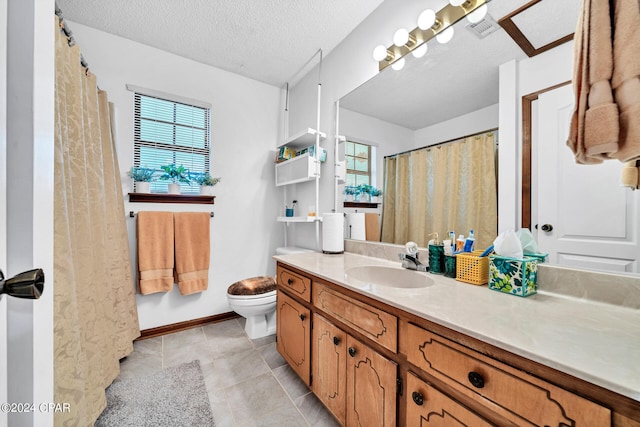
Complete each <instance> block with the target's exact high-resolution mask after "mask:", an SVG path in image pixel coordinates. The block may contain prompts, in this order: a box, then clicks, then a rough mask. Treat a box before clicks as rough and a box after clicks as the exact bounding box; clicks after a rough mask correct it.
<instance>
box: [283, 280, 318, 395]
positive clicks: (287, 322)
mask: <svg viewBox="0 0 640 427" xmlns="http://www.w3.org/2000/svg"><path fill="white" fill-rule="evenodd" d="M309 314H310V312H309V309H307V308H306V307H304V306H303V305H302V304H300V303H298V302H296V301H294V300H293V299H292V298H290V297H288V296H287V295H286V294H285V293H284V292H281V291H279V292H278V297H277V309H276V319H277V330H276V337H277V345H276V348H277V349H278V352H279V353H280V354H281V355H282V357H284V358H285V360H286V361H287V362H288V363H289V365H290V366H291V368H293V370H294V371H296V372H297V373H298V375H299V376H300V378H302V381H304V382H305V384H307V385H309V374H310V366H311V364H310V362H311V352H310V351H309V350H310V344H311V319H310V318H309Z"/></svg>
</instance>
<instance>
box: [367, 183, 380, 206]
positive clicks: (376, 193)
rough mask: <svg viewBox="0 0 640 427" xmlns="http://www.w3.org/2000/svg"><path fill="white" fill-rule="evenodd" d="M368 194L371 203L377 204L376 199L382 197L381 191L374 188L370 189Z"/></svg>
mask: <svg viewBox="0 0 640 427" xmlns="http://www.w3.org/2000/svg"><path fill="white" fill-rule="evenodd" d="M369 194H370V195H371V201H372V202H374V203H378V201H379V200H378V197H380V196H382V190H380V189H378V188H376V187H371V190H370V192H369Z"/></svg>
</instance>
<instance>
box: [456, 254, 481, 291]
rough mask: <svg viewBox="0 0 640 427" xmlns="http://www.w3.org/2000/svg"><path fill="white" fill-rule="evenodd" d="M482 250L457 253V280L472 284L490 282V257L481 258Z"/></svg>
mask: <svg viewBox="0 0 640 427" xmlns="http://www.w3.org/2000/svg"><path fill="white" fill-rule="evenodd" d="M481 253H482V251H474V252H463V253H459V254H458V255H456V280H458V281H460V282H465V283H471V284H472V285H486V284H487V283H488V282H489V257H486V256H485V257H482V258H480V256H479V255H480V254H481Z"/></svg>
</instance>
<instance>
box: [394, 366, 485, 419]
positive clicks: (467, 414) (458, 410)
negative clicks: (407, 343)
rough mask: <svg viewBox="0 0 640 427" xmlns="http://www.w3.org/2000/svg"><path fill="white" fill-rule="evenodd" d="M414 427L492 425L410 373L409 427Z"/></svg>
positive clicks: (408, 378) (408, 376)
mask: <svg viewBox="0 0 640 427" xmlns="http://www.w3.org/2000/svg"><path fill="white" fill-rule="evenodd" d="M414 426H429V427H463V426H469V427H485V426H486V427H489V426H491V424H489V423H488V422H486V421H485V420H483V419H482V418H480V417H479V416H478V415H476V414H474V413H473V412H471V411H469V410H468V409H467V408H465V407H464V406H462V405H460V404H459V403H457V402H456V401H454V400H452V399H450V398H449V397H447V396H445V395H444V394H442V393H440V392H439V391H438V390H436V389H435V388H433V387H431V386H430V385H428V384H427V383H425V382H423V381H422V380H420V379H419V378H417V377H416V376H415V375H413V374H412V373H411V372H409V373H408V374H407V427H414Z"/></svg>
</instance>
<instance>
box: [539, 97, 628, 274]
mask: <svg viewBox="0 0 640 427" xmlns="http://www.w3.org/2000/svg"><path fill="white" fill-rule="evenodd" d="M573 101H574V99H573V89H572V87H571V86H570V85H566V86H563V87H560V88H558V89H555V90H552V91H549V92H546V93H543V94H541V95H540V97H539V99H538V103H537V107H538V117H539V121H538V141H537V144H534V146H537V147H538V150H539V152H538V155H539V158H538V160H539V163H538V170H537V176H538V190H539V194H538V224H539V226H542V225H543V224H549V225H551V226H552V227H553V229H552V230H551V231H542V230H541V229H540V228H539V230H538V236H537V237H538V244H539V247H540V249H541V250H542V251H543V252H548V253H549V261H550V262H551V263H554V264H560V265H565V266H572V267H578V268H591V269H593V268H596V269H606V270H613V271H618V272H638V262H637V259H638V257H640V246H639V244H638V240H639V239H638V218H640V217H639V215H638V212H639V211H638V198H639V196H638V194H637V193H638V192H632V191H630V190H629V189H627V188H624V187H622V186H621V185H620V183H619V180H620V170H621V168H622V163H620V162H618V161H617V160H609V161H605V162H603V163H602V164H598V165H579V164H577V163H576V162H575V159H574V155H573V153H572V152H571V150H570V149H569V148H568V147H567V145H566V140H567V136H568V133H569V123H570V119H571V114H572V112H573Z"/></svg>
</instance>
